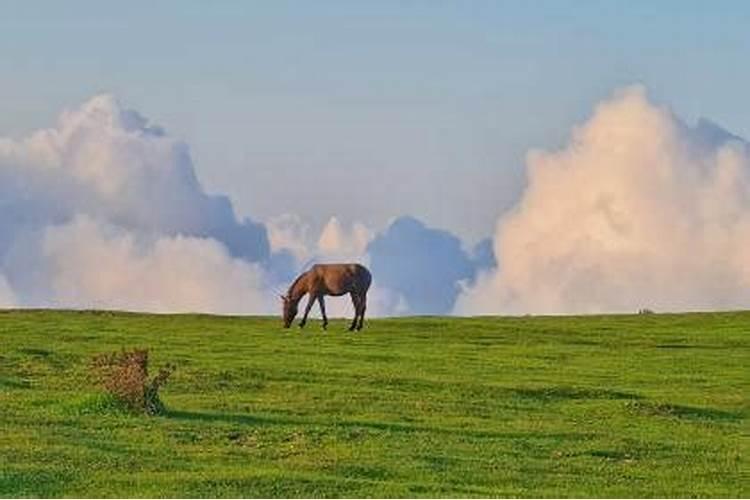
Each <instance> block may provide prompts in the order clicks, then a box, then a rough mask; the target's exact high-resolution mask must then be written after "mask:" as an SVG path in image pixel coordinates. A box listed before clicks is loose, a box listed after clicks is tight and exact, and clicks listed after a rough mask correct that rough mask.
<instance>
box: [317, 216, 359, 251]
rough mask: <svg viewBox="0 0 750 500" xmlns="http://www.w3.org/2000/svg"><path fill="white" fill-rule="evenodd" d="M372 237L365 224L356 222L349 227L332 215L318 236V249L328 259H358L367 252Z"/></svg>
mask: <svg viewBox="0 0 750 500" xmlns="http://www.w3.org/2000/svg"><path fill="white" fill-rule="evenodd" d="M371 239H372V233H371V232H370V230H369V229H368V228H367V226H365V225H364V224H362V223H360V222H355V223H353V224H352V225H351V228H349V229H347V228H345V227H344V226H343V225H342V224H341V222H339V220H338V219H337V218H336V217H331V218H330V220H329V221H328V223H327V224H326V225H325V226H324V227H323V231H321V233H320V238H318V251H319V252H320V254H322V255H323V256H324V257H325V258H327V259H339V260H352V259H357V258H358V257H359V256H361V255H363V254H364V253H365V251H366V249H367V244H368V243H369V242H370V240H371Z"/></svg>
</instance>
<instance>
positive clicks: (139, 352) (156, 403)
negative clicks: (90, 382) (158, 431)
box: [91, 349, 175, 415]
mask: <svg viewBox="0 0 750 500" xmlns="http://www.w3.org/2000/svg"><path fill="white" fill-rule="evenodd" d="M91 368H92V378H93V379H94V382H95V383H97V384H98V385H100V386H101V387H103V388H104V389H105V390H106V391H107V392H108V393H109V394H110V395H112V396H114V397H115V398H116V399H117V400H118V401H120V402H121V403H122V404H123V405H124V406H125V407H126V408H128V409H129V410H131V411H134V412H138V413H146V414H147V415H158V414H159V413H162V412H163V411H164V404H163V403H162V402H161V399H159V388H161V386H163V385H164V384H165V383H166V382H167V379H168V378H169V377H170V375H172V373H173V372H174V370H175V366H174V365H166V366H164V367H162V368H161V369H159V373H157V374H156V376H155V377H153V378H151V379H150V380H149V378H148V351H147V350H145V349H135V350H132V351H125V350H123V351H121V352H113V353H108V354H100V355H98V356H95V357H94V359H93V361H92V363H91Z"/></svg>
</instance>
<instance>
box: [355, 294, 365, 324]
mask: <svg viewBox="0 0 750 500" xmlns="http://www.w3.org/2000/svg"><path fill="white" fill-rule="evenodd" d="M366 310H367V296H366V295H363V296H362V297H360V298H359V324H358V325H357V330H361V329H362V324H363V323H364V322H365V311H366Z"/></svg>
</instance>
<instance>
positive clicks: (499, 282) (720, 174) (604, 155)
mask: <svg viewBox="0 0 750 500" xmlns="http://www.w3.org/2000/svg"><path fill="white" fill-rule="evenodd" d="M527 172H528V187H527V189H526V191H525V193H524V194H523V197H522V199H521V201H520V202H519V204H518V206H517V207H515V209H514V210H512V211H511V212H510V213H508V214H507V215H505V216H504V217H502V218H501V219H500V221H499V222H498V225H497V231H496V234H495V237H494V253H495V255H497V256H498V258H499V260H500V266H499V267H498V268H497V269H495V270H493V271H490V272H485V273H484V274H483V275H482V276H481V277H480V279H479V280H478V282H477V283H476V285H475V286H473V287H469V288H468V289H467V290H466V292H465V293H464V294H462V296H461V297H460V299H459V301H458V304H457V307H456V311H457V312H458V313H461V314H480V313H574V312H599V311H631V312H632V311H634V310H636V309H638V308H641V307H649V308H654V309H657V310H690V309H717V308H734V307H747V304H748V303H750V266H749V265H748V255H749V254H748V250H747V249H748V248H750V146H748V143H747V142H745V141H743V140H741V139H739V138H738V137H736V136H734V135H732V134H729V133H728V132H726V131H724V130H722V129H721V128H719V127H717V126H715V125H713V124H711V123H710V122H708V121H705V120H702V121H700V122H699V123H698V124H697V125H696V126H695V127H690V126H688V125H686V124H685V123H684V122H683V121H681V120H680V119H679V118H678V117H676V116H675V115H674V114H673V113H672V112H671V111H670V110H669V109H666V108H665V107H663V106H658V105H655V104H653V103H652V102H650V101H649V99H648V98H647V95H646V93H645V90H644V89H643V88H642V87H639V86H636V87H630V88H626V89H623V90H621V91H619V92H617V93H616V94H615V95H614V96H613V97H612V98H611V99H609V100H607V101H606V102H603V103H601V104H600V105H599V106H598V107H597V109H596V111H595V112H594V114H593V116H592V117H591V118H590V119H589V120H588V121H587V122H586V123H584V124H583V125H582V126H580V127H579V128H577V129H575V130H574V132H573V135H572V138H571V140H570V143H569V144H568V145H567V146H566V147H564V148H563V149H562V150H560V151H554V152H541V151H532V152H531V153H529V155H528V157H527Z"/></svg>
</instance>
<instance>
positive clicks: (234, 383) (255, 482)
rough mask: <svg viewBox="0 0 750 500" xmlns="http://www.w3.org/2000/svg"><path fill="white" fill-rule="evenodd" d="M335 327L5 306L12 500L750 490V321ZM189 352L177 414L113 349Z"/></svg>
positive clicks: (4, 392) (2, 489)
mask: <svg viewBox="0 0 750 500" xmlns="http://www.w3.org/2000/svg"><path fill="white" fill-rule="evenodd" d="M344 329H345V325H344V322H343V320H341V321H334V322H333V324H332V325H331V326H330V327H329V331H328V333H323V332H322V331H321V330H320V329H319V325H318V323H317V322H313V323H311V324H310V325H308V329H307V330H305V331H304V333H302V334H300V332H299V330H298V329H291V330H283V329H281V328H280V325H279V320H278V319H273V318H252V317H212V316H202V315H174V316H172V315H170V316H156V315H145V314H126V313H109V312H62V311H61V312H53V311H9V312H2V313H0V430H1V432H0V497H18V496H84V497H85V496H97V497H101V496H127V497H130V496H150V497H153V496H156V497H164V496H181V497H201V496H212V497H226V496H234V497H237V496H245V497H252V496H265V497H276V496H283V497H298V496H305V497H319V496H329V497H333V496H350V497H371V496H379V497H395V496H410V497H414V496H417V497H421V496H451V497H456V496H457V497H466V496H470V497H485V496H535V497H544V496H558V497H568V496H597V497H611V496H618V497H633V496H639V497H672V496H679V497H692V496H706V497H717V496H721V497H727V496H730V497H747V496H748V495H750V488H749V486H748V485H750V476H749V472H748V471H749V469H750V468H749V467H748V456H747V455H748V426H747V416H748V394H749V389H750V388H749V385H750V370H749V369H748V366H749V365H750V352H749V350H748V340H750V337H749V332H750V313H721V314H719V313H717V314H688V315H640V316H594V317H563V318H560V317H524V318H481V319H480V318H477V319H458V318H404V319H383V320H372V321H369V322H368V324H367V325H366V327H365V330H363V331H362V333H360V334H350V333H347V332H345V331H344ZM123 347H124V348H131V347H144V348H148V349H150V353H151V360H152V366H153V367H158V366H159V365H160V364H163V363H167V362H174V363H176V364H177V366H178V368H177V372H176V373H175V374H174V376H173V378H172V379H170V381H169V383H168V384H167V386H166V387H165V388H164V389H163V392H162V398H163V400H164V402H165V404H166V406H167V408H168V410H167V413H166V414H164V415H162V416H157V417H146V416H139V415H131V414H128V413H125V412H123V411H120V410H117V409H112V408H110V407H108V406H106V405H102V404H101V402H102V401H103V399H102V398H101V397H100V396H99V395H98V391H97V389H96V388H95V387H93V386H92V385H91V383H90V382H89V380H88V376H87V374H88V368H87V367H88V363H89V360H90V359H91V357H92V356H93V355H95V354H97V353H102V352H108V351H114V350H119V349H121V348H123Z"/></svg>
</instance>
